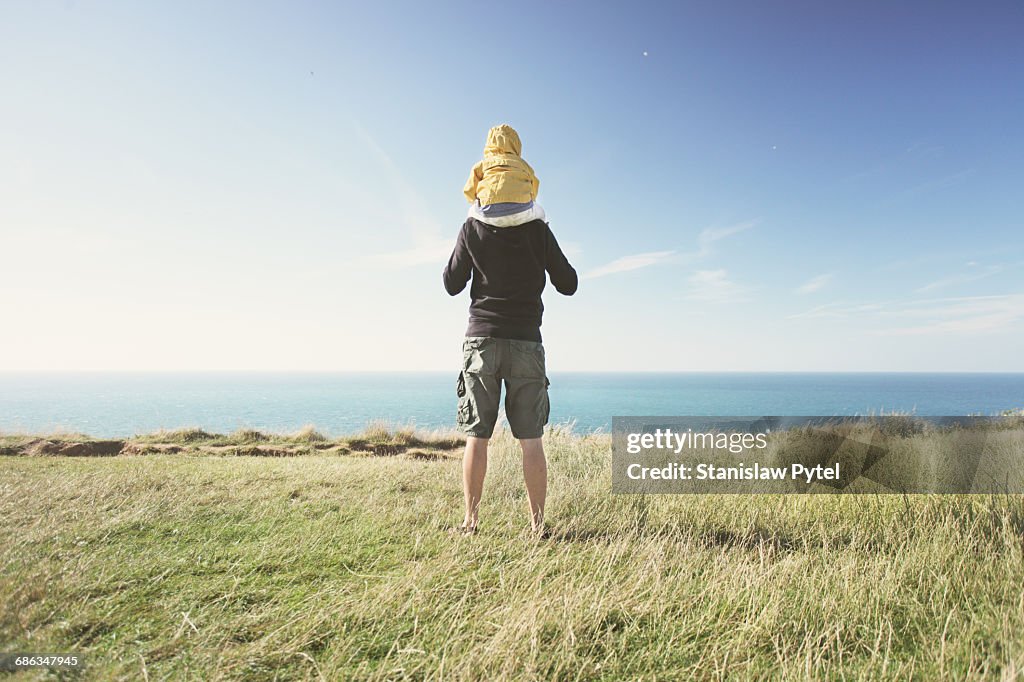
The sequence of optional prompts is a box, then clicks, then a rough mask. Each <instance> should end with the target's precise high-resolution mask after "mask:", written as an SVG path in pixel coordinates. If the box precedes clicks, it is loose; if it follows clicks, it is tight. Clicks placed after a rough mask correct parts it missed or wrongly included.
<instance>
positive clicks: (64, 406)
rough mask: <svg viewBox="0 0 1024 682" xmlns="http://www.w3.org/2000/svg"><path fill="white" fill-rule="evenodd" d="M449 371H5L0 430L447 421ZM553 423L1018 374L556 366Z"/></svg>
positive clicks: (870, 410) (736, 407)
mask: <svg viewBox="0 0 1024 682" xmlns="http://www.w3.org/2000/svg"><path fill="white" fill-rule="evenodd" d="M456 378H457V372H416V373H405V372H344V373H226V372H224V373H222V372H210V373H68V374H65V373H4V374H0V432H7V433H10V432H23V433H48V432H52V431H71V432H77V433H85V434H89V435H92V436H97V437H127V436H131V435H133V434H138V433H146V432H150V431H154V430H157V429H161V428H164V429H175V428H182V427H199V428H203V429H206V430H209V431H216V432H230V431H233V430H235V429H238V428H242V427H249V428H255V429H260V430H267V431H273V432H287V431H293V430H296V429H299V428H301V427H302V426H304V425H307V424H312V425H314V426H315V427H316V428H318V429H319V430H321V431H323V432H324V433H326V434H328V435H346V434H350V433H354V432H357V431H360V430H362V429H363V428H365V427H366V426H367V424H369V423H371V422H374V421H385V422H389V423H390V424H392V425H395V426H415V427H419V428H424V429H435V428H442V429H443V428H450V427H452V426H454V423H455V408H456V395H455V382H456ZM550 380H551V389H550V391H551V393H550V395H551V422H552V423H568V422H571V423H573V424H574V428H575V429H576V430H577V431H580V432H589V431H594V430H605V431H607V430H609V429H610V427H611V418H612V416H628V415H666V416H668V415H753V416H760V415H837V416H838V415H869V414H882V413H892V412H900V413H913V414H919V415H968V414H983V415H990V414H998V413H999V412H1002V411H1003V410H1009V409H1020V408H1024V374H960V373H955V374H954V373H948V374H924V373H836V374H831V373H699V372H698V373H692V372H688V373H558V372H552V373H551V374H550Z"/></svg>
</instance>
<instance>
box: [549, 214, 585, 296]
mask: <svg viewBox="0 0 1024 682" xmlns="http://www.w3.org/2000/svg"><path fill="white" fill-rule="evenodd" d="M544 268H545V269H546V270H547V271H548V275H550V276H551V283H552V284H553V285H554V286H555V290H556V291H558V293H560V294H564V295H566V296H572V295H573V294H575V293H576V288H577V287H578V286H579V283H580V280H579V278H578V277H577V276H576V270H574V269H573V267H572V266H571V265H569V259H568V258H566V257H565V254H564V253H562V249H561V248H559V246H558V241H557V240H556V239H555V233H554V232H552V231H551V228H550V227H548V248H547V254H546V256H545V259H544Z"/></svg>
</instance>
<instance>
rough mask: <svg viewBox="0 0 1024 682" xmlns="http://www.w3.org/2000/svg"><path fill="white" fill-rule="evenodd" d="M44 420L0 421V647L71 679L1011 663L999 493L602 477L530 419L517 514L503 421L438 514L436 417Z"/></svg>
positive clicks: (1018, 582)
mask: <svg viewBox="0 0 1024 682" xmlns="http://www.w3.org/2000/svg"><path fill="white" fill-rule="evenodd" d="M66 441H67V439H57V438H51V439H49V440H38V439H29V438H26V437H13V436H12V437H6V438H2V439H0V452H3V453H6V454H7V455H8V456H5V457H2V458H0V471H2V480H0V518H2V519H3V524H2V526H0V547H2V548H3V549H2V555H0V603H2V606H0V651H35V652H77V653H80V654H83V655H85V656H86V658H87V663H88V666H89V667H88V671H87V673H86V675H85V677H87V678H89V679H131V680H143V679H148V680H159V679H179V678H188V679H239V680H241V679H246V680H249V679H253V680H288V679H311V680H316V679H456V680H460V679H466V680H502V679H560V680H591V679H604V680H623V679H645V680H655V679H665V680H670V679H680V680H684V679H805V678H822V679H865V680H867V679H899V680H903V679H922V680H931V679H1006V680H1010V679H1019V678H1020V677H1021V676H1022V675H1024V587H1022V586H1024V499H1022V497H1021V496H997V497H989V496H973V497H966V496H964V497H929V496H912V497H902V496H896V495H889V496H868V495H863V496H854V495H850V496H824V495H822V496H796V495H793V496H615V495H611V494H610V493H609V490H610V466H609V460H610V452H609V437H608V436H588V437H582V436H575V435H572V434H571V433H568V432H564V431H558V430H555V431H554V432H553V433H552V434H551V436H550V437H549V438H548V440H547V446H548V458H549V475H550V480H551V484H550V496H549V503H548V514H547V516H548V521H549V524H550V526H551V530H552V532H551V536H550V537H549V538H546V539H537V538H535V537H533V536H531V535H530V534H529V533H528V532H527V529H528V520H527V514H526V499H525V492H524V490H523V485H522V474H521V469H520V464H519V459H518V455H517V449H516V444H515V442H514V441H513V440H512V439H511V438H510V436H509V435H508V434H507V433H505V432H502V433H501V434H499V435H498V436H497V437H496V438H495V440H494V441H493V446H492V450H491V465H490V469H489V473H488V479H487V484H486V487H485V493H484V503H483V507H482V512H481V531H480V533H479V534H477V535H475V536H451V535H449V534H448V533H447V532H446V531H447V529H448V528H449V527H450V526H452V525H453V524H456V523H458V522H460V521H461V513H462V512H461V488H460V478H459V477H460V473H459V472H460V467H459V463H458V445H459V444H458V440H457V439H452V438H440V439H434V440H431V439H429V438H419V437H416V436H415V435H414V434H409V433H389V432H386V431H384V430H381V429H377V430H374V431H373V432H371V433H368V434H365V435H364V436H362V437H360V438H356V439H348V440H345V441H332V440H327V439H324V438H323V437H322V436H320V435H319V434H317V433H316V432H315V431H312V430H308V431H306V432H304V433H301V434H298V435H297V436H295V437H291V438H283V437H267V436H264V435H262V434H258V433H255V432H242V433H239V434H234V435H232V436H211V435H210V434H205V433H203V432H201V431H194V430H193V431H183V432H173V433H164V434H156V435H154V436H149V437H145V438H139V439H134V440H133V441H131V442H130V443H121V444H119V445H111V446H109V447H108V448H107V449H108V450H109V452H106V454H113V453H114V452H116V451H123V452H125V453H126V454H123V455H121V456H111V457H98V456H97V457H80V456H79V457H71V456H66V455H69V454H102V453H99V452H98V450H97V451H88V449H86V451H83V450H82V449H81V448H79V449H78V450H74V449H73V448H71V446H69V445H68V444H67V442H66ZM69 448H71V449H69ZM100 449H102V448H100ZM128 453H134V454H135V456H129V454H128ZM275 455H276V456H275ZM20 675H22V676H23V677H24V678H25V679H35V677H36V674H35V673H23V674H20ZM15 677H17V676H15Z"/></svg>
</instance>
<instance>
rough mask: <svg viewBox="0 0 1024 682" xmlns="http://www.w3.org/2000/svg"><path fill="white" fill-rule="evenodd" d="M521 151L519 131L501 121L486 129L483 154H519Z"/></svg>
mask: <svg viewBox="0 0 1024 682" xmlns="http://www.w3.org/2000/svg"><path fill="white" fill-rule="evenodd" d="M522 151H523V143H522V142H520V141H519V133H517V132H516V131H515V128H513V127H512V126H510V125H507V124H505V123H502V124H501V125H499V126H494V127H493V128H491V129H490V130H488V131H487V144H486V146H484V156H497V155H501V154H514V155H516V156H520V155H521V154H522Z"/></svg>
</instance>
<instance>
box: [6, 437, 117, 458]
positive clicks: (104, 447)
mask: <svg viewBox="0 0 1024 682" xmlns="http://www.w3.org/2000/svg"><path fill="white" fill-rule="evenodd" d="M124 446H125V441H123V440H91V441H63V440H51V439H48V438H34V439H32V440H30V441H28V442H27V443H25V444H24V445H22V446H21V448H20V450H21V452H20V453H19V454H23V455H29V456H30V457H46V456H51V457H52V456H58V457H113V456H114V455H119V454H121V450H122V449H124Z"/></svg>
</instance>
